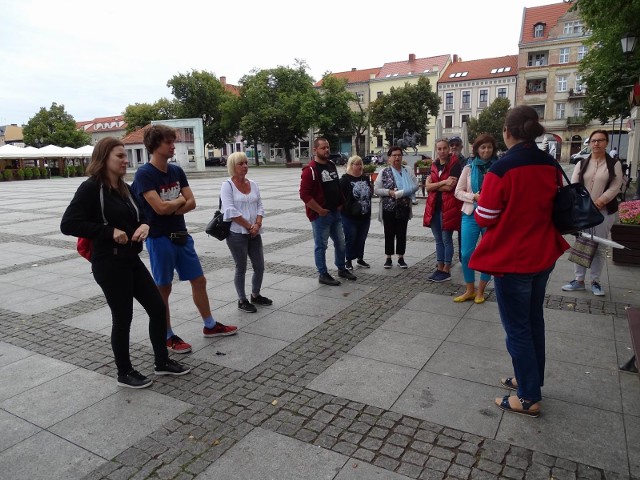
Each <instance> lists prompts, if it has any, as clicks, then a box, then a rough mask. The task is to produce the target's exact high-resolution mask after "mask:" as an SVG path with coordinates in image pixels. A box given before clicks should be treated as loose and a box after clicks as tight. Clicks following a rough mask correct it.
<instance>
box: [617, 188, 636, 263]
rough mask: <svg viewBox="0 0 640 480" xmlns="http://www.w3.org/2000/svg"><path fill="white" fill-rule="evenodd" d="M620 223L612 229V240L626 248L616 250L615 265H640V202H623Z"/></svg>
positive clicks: (619, 208)
mask: <svg viewBox="0 0 640 480" xmlns="http://www.w3.org/2000/svg"><path fill="white" fill-rule="evenodd" d="M618 215H619V218H620V223H615V224H613V226H612V227H611V240H613V241H614V242H618V243H620V244H621V245H624V246H625V247H626V248H625V249H624V250H623V249H620V248H614V249H613V254H612V260H613V261H614V262H615V263H623V264H627V265H640V200H632V201H629V202H621V203H620V206H619V207H618Z"/></svg>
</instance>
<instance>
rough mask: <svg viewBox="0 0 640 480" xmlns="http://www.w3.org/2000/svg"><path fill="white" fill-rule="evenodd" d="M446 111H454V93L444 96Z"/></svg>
mask: <svg viewBox="0 0 640 480" xmlns="http://www.w3.org/2000/svg"><path fill="white" fill-rule="evenodd" d="M444 109H445V110H453V92H447V93H445V94H444Z"/></svg>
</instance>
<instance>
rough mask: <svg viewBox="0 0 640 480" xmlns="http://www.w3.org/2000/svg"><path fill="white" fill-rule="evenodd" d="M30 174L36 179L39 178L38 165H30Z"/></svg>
mask: <svg viewBox="0 0 640 480" xmlns="http://www.w3.org/2000/svg"><path fill="white" fill-rule="evenodd" d="M31 176H32V177H33V178H35V179H36V180H37V179H38V178H40V169H39V168H38V167H31Z"/></svg>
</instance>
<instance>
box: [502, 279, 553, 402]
mask: <svg viewBox="0 0 640 480" xmlns="http://www.w3.org/2000/svg"><path fill="white" fill-rule="evenodd" d="M552 271H553V267H551V268H549V269H548V270H544V271H542V272H538V273H530V274H515V273H511V274H505V275H503V276H502V277H495V278H494V282H495V292H496V298H497V300H498V309H499V310H500V320H502V326H503V327H504V331H505V332H506V334H507V335H506V343H507V351H508V352H509V355H511V362H512V363H513V372H514V374H515V377H516V381H517V382H518V396H519V397H521V398H524V399H526V400H529V401H531V402H539V401H540V400H541V399H542V390H541V387H542V386H543V385H544V365H545V341H544V309H543V307H544V294H545V290H546V286H547V281H548V280H549V275H551V272H552Z"/></svg>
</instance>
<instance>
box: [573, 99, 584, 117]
mask: <svg viewBox="0 0 640 480" xmlns="http://www.w3.org/2000/svg"><path fill="white" fill-rule="evenodd" d="M573 115H574V116H575V117H582V116H583V115H584V103H583V102H582V100H580V101H579V102H575V103H574V104H573Z"/></svg>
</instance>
